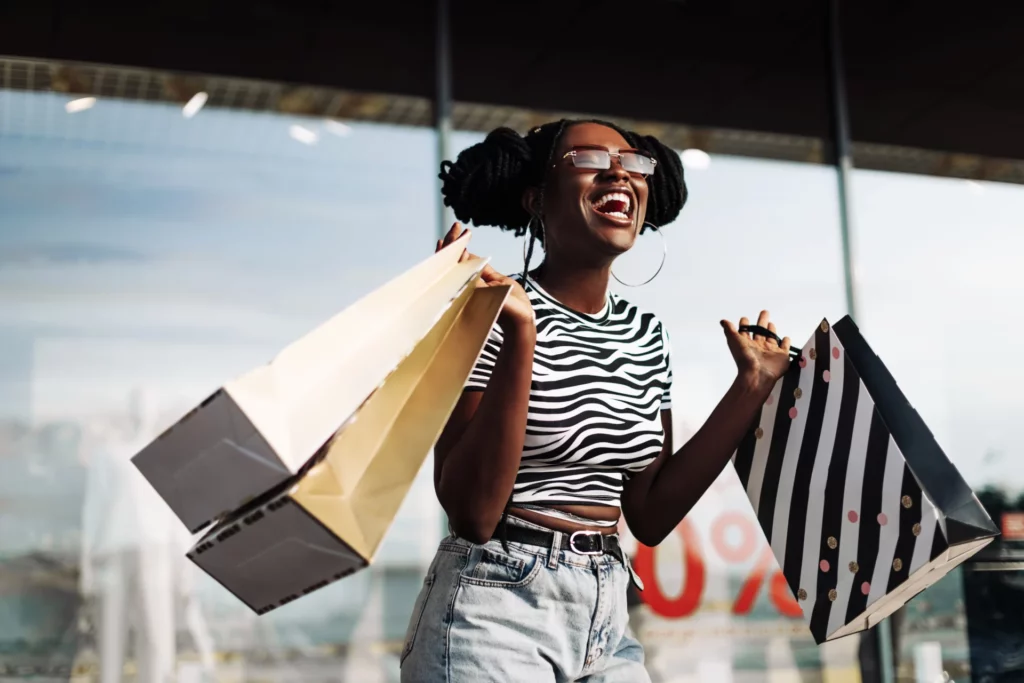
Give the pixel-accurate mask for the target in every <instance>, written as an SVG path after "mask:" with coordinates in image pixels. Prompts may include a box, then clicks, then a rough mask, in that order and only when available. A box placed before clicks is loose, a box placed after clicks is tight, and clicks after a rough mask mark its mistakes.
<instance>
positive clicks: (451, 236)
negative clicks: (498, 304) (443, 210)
mask: <svg viewBox="0 0 1024 683" xmlns="http://www.w3.org/2000/svg"><path fill="white" fill-rule="evenodd" d="M468 232H469V229H468V228H464V227H462V226H461V225H460V224H458V223H455V224H454V225H452V229H451V230H449V231H448V233H447V234H446V235H445V236H444V239H443V240H438V241H437V248H436V249H435V250H434V251H435V253H436V252H438V251H441V250H442V249H444V248H445V247H447V246H448V245H449V244H451V243H452V242H454V241H456V240H458V239H459V238H460V237H462V235H463V234H465V233H468ZM470 234H471V235H472V233H470ZM472 256H473V254H470V253H469V250H468V249H467V250H466V251H464V252H463V253H462V256H461V258H460V259H459V262H460V263H461V262H462V261H465V260H466V259H468V258H470V257H472ZM503 285H509V286H510V287H511V288H512V291H511V292H509V295H508V298H507V299H505V305H504V306H503V307H502V309H501V314H500V315H499V316H498V325H500V326H501V329H502V331H503V332H505V333H506V334H508V333H510V332H513V331H521V330H529V331H534V330H535V329H536V317H535V316H534V312H533V304H532V303H530V297H529V296H527V294H526V290H524V289H523V286H522V285H520V284H519V283H518V282H516V281H515V280H513V279H512V278H510V277H508V276H505V275H502V274H501V273H499V272H498V271H496V270H495V269H494V268H492V267H491V266H490V265H486V266H484V269H483V270H482V271H480V279H479V280H478V281H477V284H476V286H477V287H500V286H503Z"/></svg>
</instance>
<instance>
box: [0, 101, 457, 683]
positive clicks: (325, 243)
mask: <svg viewBox="0 0 1024 683" xmlns="http://www.w3.org/2000/svg"><path fill="white" fill-rule="evenodd" d="M434 149H435V138H434V134H433V132H432V131H430V130H429V129H423V128H411V127H400V126H394V125H375V124H368V123H351V124H341V123H339V122H327V121H324V120H322V119H315V118H309V117H295V116H286V115H281V114H276V113H269V112H255V111H242V110H227V109H218V108H213V107H209V108H205V109H203V110H201V111H199V112H198V113H195V114H194V115H193V116H191V117H187V116H185V115H183V110H182V108H181V107H180V106H176V105H173V104H169V103H154V102H139V101H126V100H114V99H102V98H101V99H98V100H83V98H75V97H72V96H66V95H61V94H57V93H51V92H25V91H13V90H2V91H0V207H2V208H0V310H2V311H3V315H2V316H0V318H2V319H0V359H2V360H0V460H2V462H3V466H2V469H3V472H4V476H3V477H2V479H3V481H2V482H0V510H2V511H3V514H0V565H2V569H0V573H2V574H3V575H4V581H3V583H4V587H3V590H2V591H0V653H2V654H0V670H8V669H10V670H16V671H22V672H29V671H44V670H45V671H56V670H60V669H61V667H68V666H75V667H77V669H76V670H77V671H79V673H80V674H81V675H82V676H85V678H84V680H99V678H98V671H99V666H100V663H101V662H103V663H104V664H110V663H111V662H116V663H117V664H116V665H117V666H122V664H123V667H124V671H125V676H128V677H130V676H132V675H133V672H141V671H143V670H144V668H145V667H147V666H149V667H153V666H156V667H161V666H166V661H167V658H168V657H170V658H171V660H172V661H173V660H174V658H176V659H177V665H178V673H179V675H180V676H182V678H181V680H186V678H184V676H186V672H187V671H188V670H192V671H193V672H194V673H196V674H202V673H203V672H204V670H205V669H208V668H209V667H214V668H216V669H217V675H218V676H220V677H221V678H222V679H226V678H231V677H232V676H234V677H235V678H236V679H239V680H253V679H255V678H271V679H272V678H281V677H286V676H294V675H298V676H299V678H301V679H303V680H313V678H314V677H315V676H320V677H323V676H324V675H326V674H325V673H324V672H327V671H330V672H332V673H331V676H335V675H338V674H337V672H338V671H344V676H342V678H343V679H344V680H359V681H375V680H385V679H384V678H381V676H384V672H386V671H393V670H395V669H396V668H397V650H396V649H395V648H391V649H389V647H388V645H389V644H393V643H395V642H396V641H397V642H399V643H400V641H401V637H402V634H403V633H404V630H405V626H406V623H407V620H408V615H409V612H410V610H411V607H412V600H413V596H414V595H415V592H416V590H418V587H419V582H420V581H421V580H422V574H423V572H424V571H425V569H426V565H427V563H428V562H429V560H430V558H431V556H432V554H433V550H434V548H435V547H436V543H437V541H438V539H439V538H440V534H441V518H440V510H439V508H438V506H437V504H436V502H435V501H434V498H433V494H432V487H431V485H430V481H429V470H430V467H429V465H428V466H427V467H426V468H425V469H424V472H425V473H426V475H425V478H424V477H421V481H418V482H417V485H416V486H415V487H414V489H413V492H412V493H411V494H410V497H409V499H408V500H407V501H406V504H405V506H404V507H403V511H402V513H401V515H400V517H399V520H398V521H397V522H396V524H395V525H394V527H393V529H392V532H391V534H390V535H389V537H388V540H387V542H386V544H385V547H384V548H383V549H382V551H381V553H380V556H379V558H378V562H377V563H376V564H375V565H374V566H373V568H372V569H370V570H369V571H364V572H361V573H359V574H357V575H355V576H353V577H351V578H349V579H347V580H345V581H343V582H339V583H336V584H334V585H331V586H328V587H326V588H324V589H322V590H320V591H318V592H317V594H316V597H315V598H313V599H307V600H299V601H296V602H295V603H293V604H291V605H288V606H286V607H284V608H281V609H279V610H276V611H275V612H273V613H271V614H268V615H266V616H263V617H260V618H257V617H256V616H255V615H254V614H252V613H251V612H249V610H248V608H246V607H245V606H244V605H242V604H241V603H240V602H239V601H238V600H236V599H235V598H234V597H233V596H231V595H230V594H229V593H228V592H227V591H225V590H224V589H223V588H221V587H220V586H219V585H218V584H216V583H215V582H214V581H213V580H212V579H210V578H209V577H207V576H206V575H204V574H202V573H201V572H199V571H198V570H197V569H195V568H194V567H192V566H191V565H190V563H188V562H187V560H185V558H184V552H185V550H186V549H187V547H188V546H189V544H190V539H189V537H188V535H187V534H186V533H184V531H183V529H182V527H181V525H180V523H178V522H177V520H176V519H174V518H173V517H171V516H170V515H169V513H168V511H167V509H166V506H164V505H163V503H162V501H161V500H160V499H159V498H158V497H156V495H155V493H153V492H152V490H151V489H150V488H148V485H147V483H146V482H145V481H144V480H143V479H142V478H141V477H140V476H138V473H137V472H136V471H135V470H134V468H133V467H132V466H131V465H130V463H129V462H128V458H129V457H130V456H131V455H133V454H134V452H135V450H137V449H138V448H139V447H141V446H142V445H144V443H146V442H147V441H148V440H149V439H151V438H153V437H154V436H155V435H156V434H157V433H158V430H159V429H161V428H163V427H166V426H167V425H169V424H171V423H173V422H174V421H175V420H177V419H178V418H179V417H180V416H181V415H182V414H183V413H184V412H185V411H187V410H188V409H189V408H191V407H192V406H194V405H195V404H196V403H198V401H200V400H202V399H203V398H204V397H205V396H206V395H208V394H209V392H210V391H212V390H213V389H215V388H216V387H217V386H218V385H220V384H222V383H223V382H224V381H225V380H228V379H229V378H231V377H233V376H235V375H237V374H239V373H241V372H244V371H246V370H248V369H251V368H253V367H255V366H257V365H259V364H262V363H264V362H266V361H268V360H270V358H271V357H272V356H273V355H274V354H275V353H276V352H277V351H278V350H279V349H280V348H281V347H282V346H284V345H285V344H287V343H288V342H290V341H292V340H294V339H295V338H297V337H298V336H300V335H301V334H303V333H304V332H305V331H307V330H309V329H311V328H312V327H313V326H315V325H317V324H318V323H320V322H322V321H323V320H325V319H326V318H328V317H329V316H331V315H333V314H334V313H336V312H338V311H340V310H342V309H343V308H344V307H345V306H347V305H348V304H350V303H352V302H353V301H354V300H355V299H356V298H357V297H359V296H361V295H363V294H366V293H368V292H369V291H371V290H372V289H373V288H374V287H376V286H377V285H379V284H382V283H383V282H385V281H386V280H388V279H389V278H391V277H393V276H394V275H396V274H398V273H400V272H401V271H402V270H404V269H405V268H407V267H409V266H411V265H412V264H414V263H416V262H417V261H419V260H421V259H422V258H423V257H424V256H425V255H426V254H428V253H430V251H431V250H432V247H433V241H434V234H435V231H436V229H435V225H434V216H435V215H436V203H435V194H434V193H435V186H434V183H433V182H432V177H433V175H434V168H435V166H436V164H435V160H434V154H435V152H434ZM154 566H156V567H160V568H161V571H151V569H152V568H153V567H154ZM147 629H148V630H147ZM129 634H134V635H135V637H134V638H133V637H130V635H129ZM146 643H148V645H147V644H146ZM392 650H395V651H394V652H392ZM349 653H352V654H351V655H350V654H349ZM5 667H7V668H5ZM11 667H14V668H11ZM139 675H140V676H141V675H142V674H141V673H139ZM132 680H134V679H132Z"/></svg>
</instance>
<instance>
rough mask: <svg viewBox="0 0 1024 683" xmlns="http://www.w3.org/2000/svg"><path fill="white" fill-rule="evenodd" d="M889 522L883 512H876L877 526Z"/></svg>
mask: <svg viewBox="0 0 1024 683" xmlns="http://www.w3.org/2000/svg"><path fill="white" fill-rule="evenodd" d="M888 523H889V517H888V516H886V514H885V513H884V512H879V513H878V524H879V526H885V525H886V524H888Z"/></svg>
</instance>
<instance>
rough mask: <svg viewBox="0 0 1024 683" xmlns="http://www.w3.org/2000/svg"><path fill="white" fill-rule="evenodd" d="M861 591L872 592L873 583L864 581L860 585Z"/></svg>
mask: <svg viewBox="0 0 1024 683" xmlns="http://www.w3.org/2000/svg"><path fill="white" fill-rule="evenodd" d="M860 592H861V593H863V594H864V595H867V594H868V593H870V592H871V584H870V583H868V582H867V581H865V582H864V583H862V584H861V585H860Z"/></svg>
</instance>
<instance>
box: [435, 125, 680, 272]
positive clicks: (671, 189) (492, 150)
mask: <svg viewBox="0 0 1024 683" xmlns="http://www.w3.org/2000/svg"><path fill="white" fill-rule="evenodd" d="M577 123H596V124H599V125H602V126H607V127H608V128H611V129H613V130H615V131H616V132H617V133H619V135H621V136H622V137H623V138H624V139H625V140H626V143H627V144H629V146H630V147H633V148H635V149H637V150H639V151H641V152H643V153H644V154H647V155H648V156H650V157H651V158H653V159H655V160H656V161H657V162H658V166H657V172H656V173H654V174H653V175H651V176H648V178H647V187H648V190H649V192H648V197H647V215H646V218H647V220H648V221H649V222H650V223H651V224H653V225H654V226H656V227H655V228H654V229H656V230H657V229H658V228H660V227H661V226H663V225H666V224H668V223H671V222H672V221H673V220H675V219H676V217H677V216H678V215H679V212H680V211H681V210H682V208H683V205H684V204H685V203H686V196H687V192H686V181H685V179H684V178H683V165H682V162H681V161H680V159H679V155H678V154H677V153H676V152H674V151H673V150H671V149H670V148H668V147H666V146H665V145H664V144H662V143H661V142H660V141H659V140H658V139H657V138H655V137H654V136H651V135H639V134H637V133H634V132H632V131H627V130H624V129H622V128H620V127H618V126H616V125H615V124H613V123H608V122H606V121H598V120H589V119H588V120H578V119H561V120H559V121H553V122H551V123H546V124H544V125H542V126H539V127H537V128H534V129H533V130H531V131H530V132H529V133H527V134H526V135H525V136H521V135H519V133H517V132H516V131H514V130H512V129H511V128H498V129H495V130H493V131H491V132H490V133H489V134H488V135H487V137H486V138H485V139H484V141H483V142H479V143H477V144H475V145H473V146H472V147H469V148H467V149H465V150H463V151H462V153H461V154H459V157H458V159H456V160H455V161H454V162H451V161H443V162H441V173H440V175H439V177H440V178H441V181H442V184H441V193H442V194H443V195H444V203H445V205H446V206H450V207H451V208H452V210H453V211H454V212H455V216H456V218H458V219H459V220H460V221H462V222H463V223H473V225H477V226H480V225H493V226H496V227H498V228H501V229H502V230H509V231H512V232H513V233H514V234H515V235H516V236H517V237H520V236H522V235H525V234H526V232H527V230H528V229H530V227H531V223H532V221H533V218H534V217H533V216H531V215H530V213H529V212H528V211H527V210H526V209H525V208H523V203H522V197H523V193H524V192H525V191H526V190H527V188H530V187H539V188H541V190H542V191H543V188H544V177H545V174H546V172H547V169H549V168H550V167H551V164H552V163H554V158H553V157H554V155H555V150H556V149H557V148H558V143H559V141H560V140H561V137H562V134H563V133H564V132H565V130H566V129H567V128H569V127H570V126H572V125H575V124H577ZM534 239H536V240H538V241H539V242H540V243H541V245H543V244H544V236H543V234H542V233H541V232H539V231H537V232H535V231H533V230H530V244H529V247H528V252H527V256H526V261H527V264H526V267H527V268H528V266H529V260H530V256H531V255H532V254H533V241H534ZM524 270H525V268H524Z"/></svg>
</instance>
